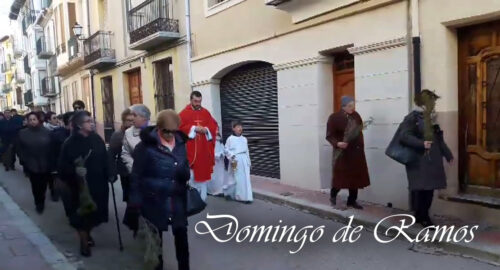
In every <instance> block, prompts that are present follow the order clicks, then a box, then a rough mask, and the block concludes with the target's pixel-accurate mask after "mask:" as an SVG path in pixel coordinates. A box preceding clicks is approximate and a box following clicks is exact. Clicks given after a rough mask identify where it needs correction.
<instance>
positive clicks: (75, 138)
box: [58, 111, 109, 257]
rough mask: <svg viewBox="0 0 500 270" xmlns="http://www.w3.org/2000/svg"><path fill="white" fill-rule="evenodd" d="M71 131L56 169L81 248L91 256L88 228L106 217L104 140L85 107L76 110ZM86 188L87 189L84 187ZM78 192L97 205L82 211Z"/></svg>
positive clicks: (106, 171) (106, 190)
mask: <svg viewBox="0 0 500 270" xmlns="http://www.w3.org/2000/svg"><path fill="white" fill-rule="evenodd" d="M71 124H72V129H73V130H72V134H71V136H70V137H69V138H68V139H67V140H66V141H65V142H64V144H63V146H62V149H61V153H60V156H59V166H58V172H59V175H60V177H61V180H62V181H63V182H64V183H65V184H66V185H67V186H68V189H69V190H70V194H71V195H70V198H71V200H70V202H69V204H70V205H67V207H66V208H67V209H68V216H69V221H70V224H71V226H73V227H74V228H75V229H77V230H78V233H79V236H80V252H81V254H82V255H83V256H87V257H88V256H90V255H91V250H90V247H91V246H93V245H94V244H95V243H94V240H93V239H92V237H91V235H90V232H91V230H92V229H93V228H94V227H96V226H97V225H99V224H100V223H103V222H107V221H108V198H109V187H108V180H109V172H108V163H107V152H106V146H105V144H104V141H103V140H102V139H101V137H100V136H99V135H97V134H96V133H95V131H94V129H95V127H94V123H93V120H92V118H91V117H90V113H89V112H87V111H79V112H76V113H75V114H74V116H73V118H72V120H71ZM85 185H86V187H87V188H88V193H86V190H87V188H86V187H85ZM81 194H90V198H91V201H93V203H94V204H95V206H96V209H92V210H91V211H82V210H81V209H82V206H83V205H88V204H84V203H82V201H83V200H80V195H81Z"/></svg>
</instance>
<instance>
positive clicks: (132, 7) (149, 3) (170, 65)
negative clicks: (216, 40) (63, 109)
mask: <svg viewBox="0 0 500 270" xmlns="http://www.w3.org/2000/svg"><path fill="white" fill-rule="evenodd" d="M89 3H90V5H89V10H90V13H89V14H90V34H91V35H90V36H89V37H88V38H87V39H86V40H85V41H84V51H85V54H84V62H85V68H86V69H89V70H92V74H93V80H92V81H93V87H94V93H95V97H96V98H95V102H96V104H95V106H96V111H95V115H96V119H97V126H98V130H99V132H100V133H101V134H102V135H104V137H105V138H106V139H108V138H109V136H110V135H111V134H112V132H113V131H114V130H116V129H118V128H119V127H120V125H121V119H120V115H121V112H122V111H123V110H124V109H125V108H127V107H129V106H130V105H133V104H138V103H142V104H145V105H146V106H148V107H149V108H150V109H151V112H152V119H153V121H154V119H155V115H156V112H158V111H160V110H163V109H167V108H172V109H176V110H180V109H182V108H183V107H184V105H185V104H187V102H188V101H189V92H190V87H189V78H188V72H187V52H186V49H187V47H186V42H185V33H186V32H185V24H184V17H183V16H184V14H185V9H184V3H183V2H182V1H171V0H145V1H138V0H129V1H120V2H113V1H109V0H90V1H89ZM118 11H119V12H118Z"/></svg>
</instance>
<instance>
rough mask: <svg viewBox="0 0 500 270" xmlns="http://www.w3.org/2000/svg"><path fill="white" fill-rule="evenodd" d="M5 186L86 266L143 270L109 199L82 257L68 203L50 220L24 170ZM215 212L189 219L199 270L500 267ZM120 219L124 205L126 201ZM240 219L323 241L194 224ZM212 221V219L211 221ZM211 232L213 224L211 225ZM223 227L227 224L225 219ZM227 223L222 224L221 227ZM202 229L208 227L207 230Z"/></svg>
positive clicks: (289, 218)
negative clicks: (272, 240)
mask: <svg viewBox="0 0 500 270" xmlns="http://www.w3.org/2000/svg"><path fill="white" fill-rule="evenodd" d="M0 185H2V186H3V187H4V188H5V189H6V190H7V192H8V193H9V194H10V196H12V198H13V199H14V201H15V202H16V203H17V204H19V206H20V207H21V208H22V209H23V210H24V211H25V212H26V213H27V215H28V216H29V217H30V218H31V219H32V220H33V221H34V222H35V223H36V224H37V225H38V226H39V227H40V228H41V229H42V231H43V232H44V233H45V234H46V235H47V236H48V237H49V238H50V239H51V240H52V242H53V243H54V245H55V246H56V247H57V248H58V249H59V250H60V251H61V252H62V253H63V254H64V255H65V256H67V257H68V259H69V260H70V261H71V262H72V263H74V264H75V265H76V266H77V267H79V269H89V270H104V269H111V270H114V269H117V270H118V269H130V270H131V269H134V270H137V269H141V262H142V257H141V256H142V253H141V245H140V244H139V241H137V240H134V239H133V238H132V235H131V233H130V231H128V229H126V228H124V227H123V226H122V235H123V241H124V245H125V250H124V251H123V252H120V251H119V250H118V241H117V232H116V224H115V220H114V212H113V211H112V209H113V207H112V204H111V203H112V200H110V209H111V210H110V222H109V223H107V224H104V225H101V226H100V227H98V228H97V229H96V230H95V232H94V233H93V235H94V238H95V240H96V242H97V247H95V248H93V250H92V251H93V256H92V257H91V258H88V259H87V258H85V259H82V258H81V257H80V256H79V252H78V240H77V235H76V233H75V232H74V231H73V229H72V228H70V227H69V225H68V223H67V221H66V217H65V215H64V211H63V207H62V203H60V202H58V203H53V202H51V201H47V204H46V210H45V212H44V214H43V215H38V214H36V212H35V209H34V206H33V202H32V195H31V190H30V186H29V181H28V179H26V178H24V176H23V175H22V172H21V171H20V169H19V167H18V170H17V171H15V172H12V171H10V172H5V171H4V170H3V169H1V170H0ZM115 190H116V193H117V200H118V201H120V200H121V188H120V185H119V183H116V184H115ZM208 204H209V207H208V208H207V210H206V211H205V212H203V213H202V214H200V215H197V216H195V217H194V218H192V219H190V226H189V244H190V256H191V265H192V269H194V270H196V269H204V270H212V269H213V270H215V269H230V270H246V269H248V270H250V269H269V270H274V269H276V270H278V269H279V270H281V269H339V270H351V269H352V270H359V269H377V270H382V269H436V267H437V266H439V268H440V269H441V270H447V269H450V270H451V269H453V270H459V269H477V270H483V269H484V270H488V269H496V267H495V266H492V265H490V264H486V263H483V262H478V261H476V260H473V259H466V258H462V257H458V256H451V255H444V254H433V253H432V252H429V251H427V252H425V251H424V252H422V251H421V252H416V251H413V250H410V248H411V244H410V243H408V242H404V241H399V240H398V241H394V242H392V243H391V244H387V245H384V244H380V243H378V242H376V241H375V240H374V237H373V234H372V233H371V232H368V231H365V232H363V234H362V237H361V239H360V240H359V241H357V242H356V243H355V244H340V243H331V236H332V235H333V234H334V232H336V231H337V230H339V229H340V228H341V227H342V226H343V224H340V223H336V222H333V221H331V220H326V219H322V218H320V217H317V216H313V215H310V214H307V213H304V212H301V211H298V210H296V209H292V208H289V207H286V206H280V205H275V204H271V203H269V202H265V201H259V200H257V201H255V202H254V203H253V204H251V205H245V204H240V203H236V202H227V201H226V200H224V199H222V198H213V197H210V198H209V200H208ZM118 205H119V206H118V208H119V209H118V211H119V216H120V218H121V217H122V215H123V212H124V210H125V204H123V203H121V202H119V204H118ZM207 213H209V214H211V215H222V214H224V215H233V216H235V217H237V218H238V220H239V227H240V228H242V227H243V226H245V225H270V224H279V220H283V223H282V225H289V226H291V225H296V226H297V228H301V227H304V226H307V225H312V226H314V227H317V226H321V225H325V226H326V229H325V234H324V237H323V238H322V240H320V241H319V242H317V243H313V244H311V243H306V244H305V245H304V247H303V249H302V250H301V251H300V252H298V253H297V254H294V255H292V254H290V253H289V250H296V249H297V248H298V244H293V243H291V244H285V243H281V244H266V243H259V244H257V243H248V242H244V243H236V242H235V241H234V239H233V240H231V241H230V242H227V243H217V242H216V241H215V240H214V239H213V238H212V237H211V236H210V235H208V234H207V235H198V234H196V232H195V231H194V225H195V224H196V223H197V222H198V221H200V220H202V219H204V218H205V217H206V214H207ZM205 220H206V219H205ZM207 222H208V223H209V224H211V225H212V227H214V226H215V223H216V222H214V221H210V220H207ZM219 223H220V222H219ZM219 226H220V225H219ZM199 229H200V230H201V229H203V226H200V227H199ZM173 250H174V246H173V239H172V236H171V234H170V233H168V234H167V237H165V248H164V252H165V257H166V260H167V263H166V269H176V260H175V252H173Z"/></svg>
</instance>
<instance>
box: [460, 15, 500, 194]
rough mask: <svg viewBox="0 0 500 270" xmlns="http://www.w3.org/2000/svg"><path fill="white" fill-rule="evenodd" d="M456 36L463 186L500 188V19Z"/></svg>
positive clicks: (470, 28) (467, 29)
mask: <svg viewBox="0 0 500 270" xmlns="http://www.w3.org/2000/svg"><path fill="white" fill-rule="evenodd" d="M458 36H459V85H460V90H459V129H460V140H459V143H460V146H459V149H460V164H459V165H460V177H461V179H462V183H463V185H462V187H463V188H468V187H470V186H471V185H473V186H482V187H490V188H500V21H497V22H491V23H487V24H481V25H476V26H470V27H466V28H463V29H459V30H458Z"/></svg>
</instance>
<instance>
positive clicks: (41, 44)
mask: <svg viewBox="0 0 500 270" xmlns="http://www.w3.org/2000/svg"><path fill="white" fill-rule="evenodd" d="M48 40H50V39H47V38H46V37H45V36H40V37H39V38H38V40H37V41H36V54H37V56H38V57H40V58H44V59H47V58H49V57H51V56H52V55H54V53H53V52H52V48H51V46H49V45H48V44H47V41H48Z"/></svg>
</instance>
